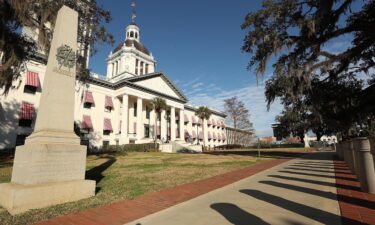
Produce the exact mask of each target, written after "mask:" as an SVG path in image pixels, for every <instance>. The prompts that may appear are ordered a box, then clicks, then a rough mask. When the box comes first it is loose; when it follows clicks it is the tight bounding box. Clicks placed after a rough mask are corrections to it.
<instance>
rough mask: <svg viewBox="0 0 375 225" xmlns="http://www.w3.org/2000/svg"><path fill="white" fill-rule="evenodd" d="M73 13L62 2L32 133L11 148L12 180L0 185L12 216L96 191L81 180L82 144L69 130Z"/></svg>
mask: <svg viewBox="0 0 375 225" xmlns="http://www.w3.org/2000/svg"><path fill="white" fill-rule="evenodd" d="M77 29H78V13H77V12H76V11H74V10H72V9H70V8H68V7H66V6H63V7H62V8H61V9H60V10H59V12H58V14H57V19H56V24H55V29H54V33H53V39H52V43H51V49H50V52H49V56H48V62H47V68H46V75H45V78H44V83H43V92H42V95H41V99H40V105H39V109H38V114H37V119H36V123H35V128H34V132H33V133H32V134H31V135H30V136H29V137H28V138H27V139H26V141H25V145H23V146H19V147H17V148H16V154H15V158H14V165H13V171H12V179H11V182H10V183H5V184H0V204H1V205H2V206H3V207H4V208H6V209H7V210H8V211H9V212H10V213H11V214H17V213H21V212H24V211H27V210H29V209H34V208H42V207H47V206H51V205H55V204H61V203H65V202H71V201H76V200H80V199H83V198H88V197H91V196H94V195H95V181H91V180H85V171H86V154H87V148H86V147H85V146H82V145H80V139H79V137H78V136H77V135H75V133H74V128H73V127H74V94H75V81H76V79H75V78H76V51H77Z"/></svg>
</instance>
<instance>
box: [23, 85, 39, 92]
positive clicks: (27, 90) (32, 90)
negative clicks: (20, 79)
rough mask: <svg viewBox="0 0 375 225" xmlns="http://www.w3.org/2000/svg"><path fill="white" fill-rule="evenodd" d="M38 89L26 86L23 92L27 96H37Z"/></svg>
mask: <svg viewBox="0 0 375 225" xmlns="http://www.w3.org/2000/svg"><path fill="white" fill-rule="evenodd" d="M37 89H38V88H36V87H33V86H29V85H25V87H24V88H23V92H24V93H27V94H35V92H36V90H37Z"/></svg>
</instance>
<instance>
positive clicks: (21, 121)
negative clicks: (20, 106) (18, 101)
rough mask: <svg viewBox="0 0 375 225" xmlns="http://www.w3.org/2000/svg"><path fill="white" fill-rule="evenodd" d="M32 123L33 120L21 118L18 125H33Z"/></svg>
mask: <svg viewBox="0 0 375 225" xmlns="http://www.w3.org/2000/svg"><path fill="white" fill-rule="evenodd" d="M32 123H33V121H32V120H25V119H20V120H19V121H18V126H20V127H31V124H32Z"/></svg>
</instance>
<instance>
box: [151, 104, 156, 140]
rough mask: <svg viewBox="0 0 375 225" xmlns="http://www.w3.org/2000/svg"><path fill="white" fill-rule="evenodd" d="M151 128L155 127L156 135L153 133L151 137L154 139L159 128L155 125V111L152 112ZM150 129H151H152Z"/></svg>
mask: <svg viewBox="0 0 375 225" xmlns="http://www.w3.org/2000/svg"><path fill="white" fill-rule="evenodd" d="M150 126H151V127H153V131H154V133H152V134H151V135H152V136H151V138H154V137H155V133H156V129H157V126H156V124H155V110H151V111H150ZM151 127H150V129H151Z"/></svg>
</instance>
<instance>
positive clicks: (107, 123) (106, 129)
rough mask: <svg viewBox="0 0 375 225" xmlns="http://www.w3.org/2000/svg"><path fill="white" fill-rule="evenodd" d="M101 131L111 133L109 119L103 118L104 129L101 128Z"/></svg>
mask: <svg viewBox="0 0 375 225" xmlns="http://www.w3.org/2000/svg"><path fill="white" fill-rule="evenodd" d="M103 130H105V131H113V129H112V123H111V119H108V118H104V128H103Z"/></svg>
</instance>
